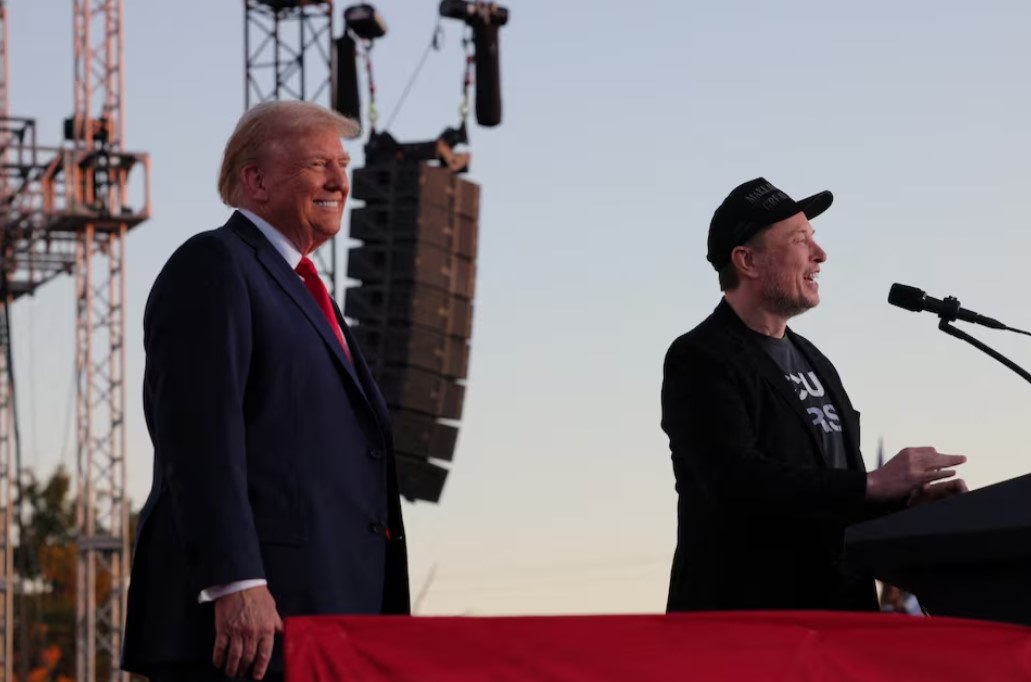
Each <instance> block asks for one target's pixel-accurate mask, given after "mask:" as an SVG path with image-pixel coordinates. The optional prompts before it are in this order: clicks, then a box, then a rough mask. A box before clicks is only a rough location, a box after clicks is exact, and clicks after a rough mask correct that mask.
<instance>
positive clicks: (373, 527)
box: [369, 521, 387, 535]
mask: <svg viewBox="0 0 1031 682" xmlns="http://www.w3.org/2000/svg"><path fill="white" fill-rule="evenodd" d="M386 530H387V527H386V526H384V525H383V524H382V523H380V522H379V521H375V522H373V523H370V524H369V532H370V533H375V534H376V535H383V534H384V533H385V532H386Z"/></svg>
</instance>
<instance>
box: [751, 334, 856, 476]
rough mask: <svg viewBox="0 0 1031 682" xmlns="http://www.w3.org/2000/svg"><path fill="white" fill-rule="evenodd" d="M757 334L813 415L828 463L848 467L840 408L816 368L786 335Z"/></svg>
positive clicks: (803, 404)
mask: <svg viewBox="0 0 1031 682" xmlns="http://www.w3.org/2000/svg"><path fill="white" fill-rule="evenodd" d="M756 336H757V338H758V339H759V343H760V344H761V345H762V347H763V348H764V349H766V352H767V353H769V354H770V357H772V358H773V360H774V362H776V363H777V366H778V367H780V369H781V371H782V372H784V377H785V378H786V379H787V380H788V381H790V382H791V385H792V387H793V388H794V389H795V391H796V394H797V395H798V399H799V400H801V401H802V408H803V409H804V410H805V411H806V412H807V413H808V414H809V416H810V418H811V423H812V425H813V428H814V429H815V430H816V437H817V438H818V439H820V440H821V442H822V443H823V456H824V459H825V460H826V461H827V466H829V467H831V468H834V469H847V468H848V466H849V465H848V454H847V453H846V451H845V438H844V436H843V435H842V433H841V421H840V419H839V417H838V408H837V406H836V405H835V404H834V403H832V402H831V397H830V394H829V393H827V391H826V389H824V387H823V382H821V381H820V377H818V376H817V375H816V372H815V371H813V368H812V365H810V364H809V360H808V359H807V358H806V356H805V355H803V354H802V351H800V350H799V349H798V347H797V346H796V345H795V344H794V343H792V342H791V339H790V338H788V337H787V336H786V335H785V336H784V338H782V339H775V338H773V337H771V336H766V335H764V334H756Z"/></svg>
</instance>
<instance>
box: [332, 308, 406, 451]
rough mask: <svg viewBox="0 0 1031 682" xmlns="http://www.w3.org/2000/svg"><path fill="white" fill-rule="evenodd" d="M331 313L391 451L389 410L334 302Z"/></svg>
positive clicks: (392, 441)
mask: <svg viewBox="0 0 1031 682" xmlns="http://www.w3.org/2000/svg"><path fill="white" fill-rule="evenodd" d="M333 312H334V313H335V314H336V318H337V324H339V325H340V331H342V332H343V333H344V340H345V341H346V342H347V347H348V349H350V351H351V358H352V360H353V363H352V364H353V370H354V372H355V373H356V377H357V380H358V383H359V384H361V385H362V387H363V389H364V391H365V397H366V400H368V402H369V405H370V406H372V412H373V414H374V415H375V416H376V421H377V422H379V427H380V431H382V432H383V434H384V437H385V438H386V439H387V443H388V444H389V445H390V449H391V450H393V447H394V445H393V443H394V434H393V431H391V417H390V409H389V408H388V407H387V402H386V400H385V399H384V398H383V394H382V393H380V390H379V386H377V384H376V380H375V379H374V378H373V376H372V371H371V370H370V369H369V365H368V363H366V362H365V356H364V355H363V354H362V351H361V348H359V347H358V344H357V343H356V342H355V340H354V336H353V335H352V334H351V328H350V327H348V326H347V323H346V321H345V320H344V315H343V313H341V312H340V309H339V308H338V307H337V304H336V301H333Z"/></svg>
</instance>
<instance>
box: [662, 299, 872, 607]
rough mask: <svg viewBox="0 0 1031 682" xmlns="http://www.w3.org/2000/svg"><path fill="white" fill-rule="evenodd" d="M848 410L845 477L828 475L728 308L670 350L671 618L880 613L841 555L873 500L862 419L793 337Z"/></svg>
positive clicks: (807, 431) (780, 385)
mask: <svg viewBox="0 0 1031 682" xmlns="http://www.w3.org/2000/svg"><path fill="white" fill-rule="evenodd" d="M788 334H789V335H790V337H791V339H792V340H793V341H794V342H795V344H796V345H797V347H798V348H799V349H800V350H801V351H802V353H803V354H804V355H805V356H806V357H807V358H808V360H809V361H810V363H811V365H812V367H813V369H814V371H816V373H817V374H818V375H819V377H820V379H821V381H822V382H823V385H824V386H825V387H826V388H827V390H828V391H829V393H830V396H831V398H832V400H833V402H834V404H835V405H836V406H837V407H838V412H839V416H840V419H841V425H842V431H843V435H844V438H845V443H846V449H847V452H848V458H849V467H848V469H831V468H829V467H828V466H827V465H826V463H825V460H824V457H823V452H822V445H821V443H820V441H819V439H818V438H817V434H816V432H815V430H814V429H813V427H812V426H811V424H810V420H809V417H808V415H806V413H805V411H804V410H803V408H802V404H801V402H800V401H799V400H798V397H797V395H796V394H795V393H794V389H793V388H792V387H791V384H790V382H789V381H787V380H786V379H785V377H784V373H783V372H782V371H781V369H780V368H779V367H778V366H777V364H776V363H775V362H774V361H773V359H772V358H770V357H769V355H768V353H767V352H766V351H765V350H764V349H763V348H762V346H761V345H760V344H759V341H758V339H757V338H756V337H755V334H754V332H752V331H750V330H749V329H748V328H747V327H746V326H745V325H744V323H743V322H742V321H741V320H740V318H738V316H737V315H736V314H735V313H734V311H733V309H732V308H731V307H730V306H729V305H728V304H727V303H726V301H725V300H724V301H722V302H721V303H720V305H719V306H718V307H717V308H716V310H715V311H714V312H713V314H712V315H710V316H709V317H708V318H707V319H706V320H705V321H704V322H702V323H701V324H700V325H698V326H697V327H696V328H695V329H693V330H692V331H690V332H688V333H687V334H684V335H683V336H681V337H680V338H678V339H677V340H676V341H674V342H673V344H672V345H671V346H670V349H669V351H668V353H667V355H666V361H665V367H664V378H663V384H662V428H663V430H664V431H665V432H666V433H667V434H668V435H669V440H670V450H671V452H672V457H673V471H674V474H675V475H676V481H677V492H678V494H679V504H678V516H679V526H678V532H677V550H676V554H675V556H674V559H673V569H672V575H671V578H670V588H669V602H668V604H667V609H668V610H669V611H685V610H714V609H842V610H875V609H876V608H877V599H876V594H875V590H874V582H873V578H872V577H871V576H870V575H867V574H864V573H862V572H860V571H858V570H856V569H854V568H853V567H850V566H849V565H848V563H847V562H846V560H845V557H844V553H843V535H844V529H845V527H846V526H847V525H849V524H851V523H854V522H857V521H860V520H863V519H865V518H869V517H871V516H875V515H878V514H880V513H883V512H884V511H886V508H885V507H883V506H880V505H873V504H869V503H867V502H865V501H864V496H865V491H866V474H865V469H864V466H863V461H862V456H861V454H860V451H859V413H858V412H856V410H855V409H854V408H853V407H852V403H851V402H850V401H849V399H848V395H847V394H846V393H845V389H844V388H843V387H842V385H841V379H840V378H839V377H838V373H837V371H835V369H834V367H833V365H831V363H830V361H829V360H828V359H827V358H826V357H824V356H823V354H822V353H820V351H818V350H817V349H816V347H815V346H813V345H812V344H811V343H809V342H808V341H807V340H806V339H804V338H802V337H801V336H799V335H797V334H795V333H793V332H791V331H790V329H789V330H788Z"/></svg>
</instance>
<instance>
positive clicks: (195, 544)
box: [122, 213, 409, 674]
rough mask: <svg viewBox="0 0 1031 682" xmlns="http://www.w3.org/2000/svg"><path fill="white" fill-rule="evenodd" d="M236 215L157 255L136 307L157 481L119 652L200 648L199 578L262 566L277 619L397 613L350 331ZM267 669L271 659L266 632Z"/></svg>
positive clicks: (377, 440) (378, 463)
mask: <svg viewBox="0 0 1031 682" xmlns="http://www.w3.org/2000/svg"><path fill="white" fill-rule="evenodd" d="M337 319H338V321H339V323H340V326H341V329H342V330H343V332H344V335H345V337H346V339H347V342H348V346H349V348H350V351H351V355H352V358H353V363H351V362H348V361H347V359H346V357H345V356H344V354H343V351H342V349H341V347H340V343H339V342H338V341H337V338H336V336H335V334H334V333H333V330H332V328H331V327H330V325H329V324H328V322H327V321H326V319H325V317H324V316H323V315H322V313H321V311H320V310H319V308H318V306H317V305H316V303H315V299H314V298H313V297H312V295H311V294H310V293H309V292H308V290H307V289H306V288H305V286H304V284H303V283H302V281H301V279H300V278H299V277H298V276H297V274H296V273H295V272H293V271H292V270H291V269H290V266H289V265H288V264H287V262H286V260H285V259H284V258H283V257H282V255H280V253H279V252H278V251H276V249H275V247H274V246H273V245H272V244H271V243H269V241H268V240H267V239H266V238H265V237H264V236H263V235H262V234H261V232H260V231H259V230H258V229H257V228H256V227H255V226H254V225H253V224H252V223H251V222H250V221H249V220H247V219H246V218H245V217H244V216H243V215H241V214H240V213H234V214H233V216H232V217H231V218H230V219H229V221H228V222H227V223H226V224H225V225H224V226H223V227H221V228H220V229H217V230H213V231H209V232H204V233H201V234H198V235H196V236H194V237H193V238H191V239H190V240H188V241H187V242H186V243H185V244H184V245H183V246H181V247H180V248H179V249H178V250H177V251H176V252H175V253H174V254H173V255H172V257H171V258H170V259H169V261H168V263H167V264H166V265H165V267H164V269H163V270H162V271H161V273H160V275H159V276H158V278H157V281H156V282H155V284H154V287H153V289H152V290H151V293H150V297H149V299H148V301H147V308H146V312H145V315H144V345H145V348H146V354H147V364H146V370H145V378H144V391H143V400H144V409H145V413H146V419H147V427H148V429H149V431H150V436H151V440H152V441H153V444H154V480H153V485H152V488H151V492H150V496H149V498H148V499H147V502H146V504H145V505H144V507H143V510H142V511H141V513H140V523H139V528H138V531H137V539H136V544H135V548H134V552H133V567H132V577H131V582H130V587H129V595H128V607H127V613H126V625H125V640H124V647H123V658H122V664H123V667H124V668H126V669H127V670H131V671H138V672H142V673H144V674H145V673H146V672H147V670H149V669H152V668H153V667H154V666H158V665H163V664H169V663H172V664H175V663H190V662H204V661H210V660H211V652H212V648H213V646H214V615H213V613H214V608H213V605H212V604H211V603H207V604H198V603H197V597H198V594H199V593H200V591H201V590H203V589H205V588H208V587H212V586H215V585H221V584H225V583H229V582H233V581H237V580H245V579H250V578H264V579H266V580H267V581H268V587H269V590H270V591H271V593H272V595H273V597H274V598H275V600H276V606H277V608H278V610H279V613H280V615H281V616H282V617H284V618H286V617H287V616H292V615H302V614H332V613H348V614H380V613H395V614H398V613H400V614H404V613H408V612H409V593H408V575H407V559H406V551H405V539H404V528H403V526H402V521H401V509H400V500H399V496H398V489H397V477H396V473H395V465H394V455H393V438H392V435H391V423H390V414H389V412H388V409H387V406H386V403H385V402H384V400H383V397H382V395H381V394H380V392H379V390H378V389H377V387H376V384H375V382H374V381H373V379H372V376H371V374H370V373H369V369H368V366H367V365H366V364H365V361H364V359H363V358H362V354H361V350H360V349H359V348H358V346H357V345H356V344H355V342H354V340H353V338H352V337H351V335H350V334H349V333H348V329H347V325H346V324H345V323H344V321H343V318H342V316H341V315H340V312H339V310H337ZM276 639H277V642H276V651H275V653H274V658H273V663H272V668H273V669H275V668H280V667H281V666H282V657H281V641H280V638H279V637H277V638H276Z"/></svg>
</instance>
